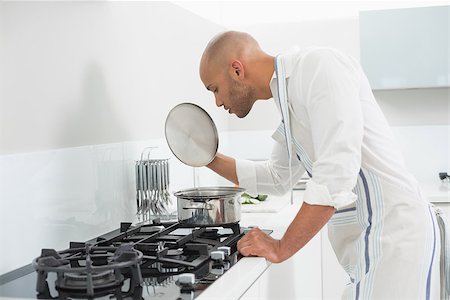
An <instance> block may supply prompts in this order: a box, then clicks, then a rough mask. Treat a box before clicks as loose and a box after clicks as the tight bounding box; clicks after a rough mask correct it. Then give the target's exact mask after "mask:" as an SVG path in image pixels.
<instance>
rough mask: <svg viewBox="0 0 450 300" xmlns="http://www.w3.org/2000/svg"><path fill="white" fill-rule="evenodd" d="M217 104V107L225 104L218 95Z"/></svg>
mask: <svg viewBox="0 0 450 300" xmlns="http://www.w3.org/2000/svg"><path fill="white" fill-rule="evenodd" d="M216 105H217V107H221V106H222V105H223V102H222V101H220V100H219V98H218V97H217V96H216Z"/></svg>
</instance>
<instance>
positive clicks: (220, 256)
mask: <svg viewBox="0 0 450 300" xmlns="http://www.w3.org/2000/svg"><path fill="white" fill-rule="evenodd" d="M210 256H211V259H212V260H213V261H223V260H224V259H225V253H224V252H223V251H211V255H210Z"/></svg>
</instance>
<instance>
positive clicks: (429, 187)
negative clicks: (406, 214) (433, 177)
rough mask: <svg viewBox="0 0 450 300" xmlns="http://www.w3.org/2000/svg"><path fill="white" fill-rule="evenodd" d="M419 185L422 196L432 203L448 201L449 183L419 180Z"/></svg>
mask: <svg viewBox="0 0 450 300" xmlns="http://www.w3.org/2000/svg"><path fill="white" fill-rule="evenodd" d="M420 187H421V189H422V192H423V194H424V196H425V197H426V198H427V199H428V201H430V202H432V203H443V202H444V203H445V202H448V203H450V183H449V182H446V183H441V182H439V181H433V182H421V183H420Z"/></svg>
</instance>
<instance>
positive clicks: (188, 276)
mask: <svg viewBox="0 0 450 300" xmlns="http://www.w3.org/2000/svg"><path fill="white" fill-rule="evenodd" d="M178 283H179V284H180V285H182V286H191V285H193V284H194V283H195V274H193V273H182V274H180V275H178Z"/></svg>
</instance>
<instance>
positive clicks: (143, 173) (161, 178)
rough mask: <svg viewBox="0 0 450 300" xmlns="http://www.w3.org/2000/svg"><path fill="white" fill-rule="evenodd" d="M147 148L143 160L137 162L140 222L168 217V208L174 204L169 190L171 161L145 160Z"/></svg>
mask: <svg viewBox="0 0 450 300" xmlns="http://www.w3.org/2000/svg"><path fill="white" fill-rule="evenodd" d="M151 148H153V147H148V148H145V149H144V150H143V151H142V153H141V159H140V160H138V161H136V165H135V176H136V205H137V215H138V219H139V221H140V220H141V219H142V221H146V220H149V219H150V216H151V215H153V216H156V217H164V216H167V215H168V212H167V207H168V205H169V204H170V203H171V202H172V199H171V197H170V194H169V192H168V189H169V160H168V159H150V151H149V153H148V155H147V159H144V153H145V150H147V149H151Z"/></svg>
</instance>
